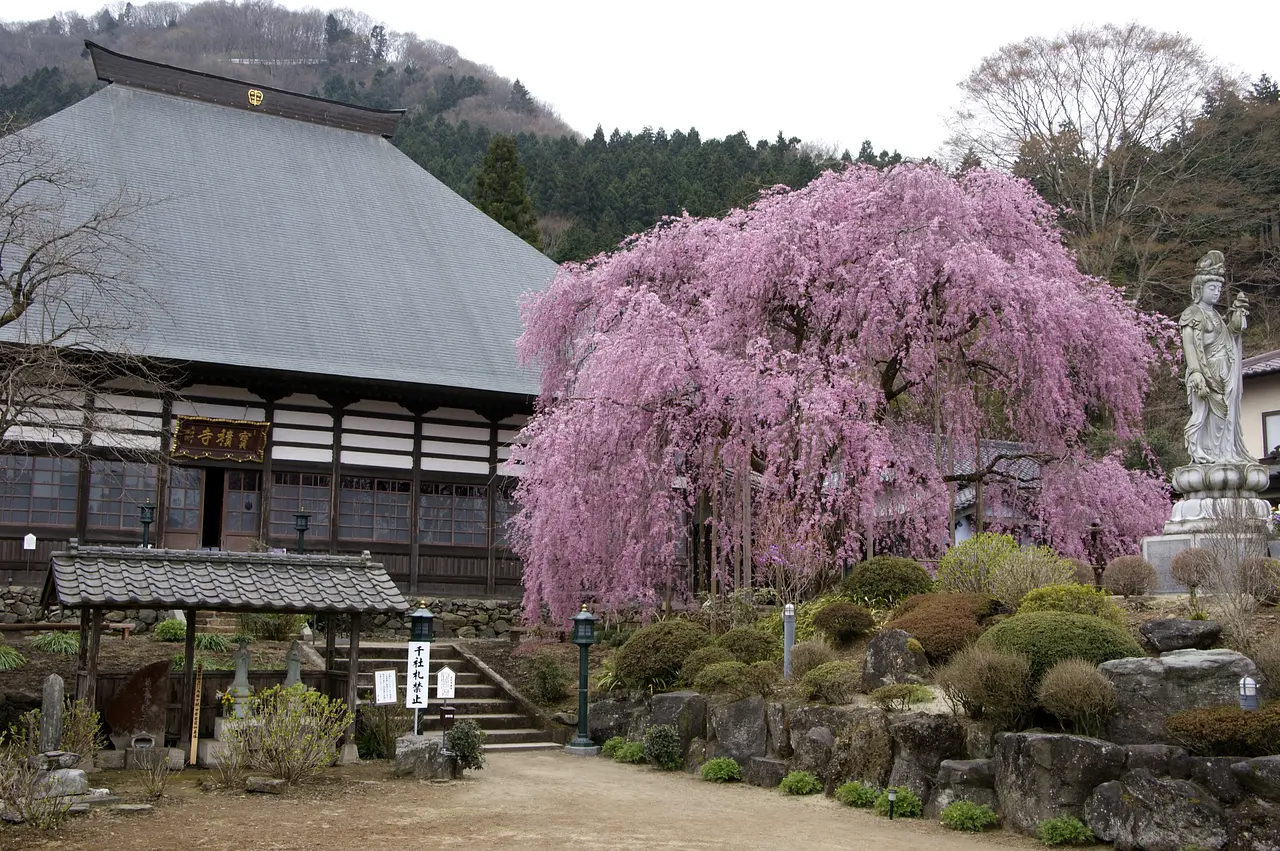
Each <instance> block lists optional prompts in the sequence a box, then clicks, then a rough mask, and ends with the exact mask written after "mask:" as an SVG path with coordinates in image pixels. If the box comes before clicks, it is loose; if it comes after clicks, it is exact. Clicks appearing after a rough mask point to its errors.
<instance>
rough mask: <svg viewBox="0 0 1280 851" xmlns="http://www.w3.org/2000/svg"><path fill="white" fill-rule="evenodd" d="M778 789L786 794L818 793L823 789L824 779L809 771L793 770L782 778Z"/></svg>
mask: <svg viewBox="0 0 1280 851" xmlns="http://www.w3.org/2000/svg"><path fill="white" fill-rule="evenodd" d="M778 789H779V790H781V792H782V794H784V795H816V794H818V793H819V792H821V791H822V781H820V780H819V779H818V778H816V777H814V776H813V775H812V774H810V773H809V772H807V771H792V772H790V773H788V774H787V776H786V777H784V778H782V782H781V783H779V784H778Z"/></svg>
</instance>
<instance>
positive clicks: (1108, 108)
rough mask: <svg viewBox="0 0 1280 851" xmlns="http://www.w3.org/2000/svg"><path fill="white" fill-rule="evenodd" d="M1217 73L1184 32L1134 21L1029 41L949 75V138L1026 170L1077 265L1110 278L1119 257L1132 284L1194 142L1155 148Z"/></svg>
mask: <svg viewBox="0 0 1280 851" xmlns="http://www.w3.org/2000/svg"><path fill="white" fill-rule="evenodd" d="M1221 79H1222V75H1221V72H1220V71H1219V70H1218V69H1217V68H1216V67H1215V66H1214V65H1213V63H1211V62H1210V61H1209V60H1208V59H1206V57H1205V55H1204V53H1203V52H1202V51H1201V49H1200V48H1199V47H1198V46H1197V45H1196V44H1195V43H1194V42H1193V41H1191V39H1189V38H1187V37H1186V36H1183V35H1177V34H1167V33H1161V32H1157V31H1155V30H1152V29H1148V28H1147V27H1143V26H1139V25H1138V24H1136V23H1131V24H1129V25H1127V26H1123V27H1118V26H1114V25H1107V26H1104V27H1100V28H1095V29H1075V30H1071V31H1069V32H1066V33H1063V34H1061V35H1058V36H1056V37H1054V38H1051V39H1047V38H1029V39H1026V40H1025V41H1021V42H1018V43H1017V44H1010V45H1006V46H1005V47H1002V48H1001V49H1000V50H999V51H997V52H996V53H994V54H993V55H991V56H988V57H986V58H985V59H983V60H982V63H981V64H980V65H979V66H978V67H977V69H975V70H974V71H973V73H971V74H970V75H969V77H968V78H967V79H965V80H964V81H963V82H962V83H961V84H960V88H961V90H962V91H963V92H964V95H965V100H964V102H963V104H962V106H961V107H960V108H959V109H958V110H957V111H956V112H955V114H954V116H953V117H952V121H951V129H952V131H953V134H954V135H953V137H952V139H951V141H950V143H949V145H950V147H951V149H952V151H953V153H954V155H955V156H956V158H957V159H958V158H959V156H960V155H961V154H964V153H966V152H968V153H970V154H973V155H976V156H977V157H978V158H979V159H981V161H982V162H984V163H985V164H987V165H988V166H994V167H998V168H1002V169H1006V170H1010V171H1014V172H1015V173H1017V174H1019V175H1020V176H1022V177H1026V178H1027V179H1029V180H1030V181H1031V182H1032V183H1033V184H1035V185H1036V187H1037V188H1038V189H1039V190H1040V191H1041V193H1042V194H1043V195H1044V196H1045V197H1046V198H1047V199H1048V200H1049V201H1050V202H1051V203H1054V204H1057V205H1061V206H1062V207H1063V208H1065V211H1066V212H1065V223H1066V224H1067V226H1068V228H1069V229H1070V230H1071V231H1072V232H1073V235H1074V243H1075V245H1074V247H1075V248H1076V249H1077V251H1078V253H1079V257H1080V262H1081V264H1082V267H1083V269H1084V270H1085V271H1086V272H1089V273H1091V274H1096V275H1102V276H1109V275H1112V274H1113V272H1114V271H1115V269H1116V266H1117V264H1118V263H1119V262H1120V261H1121V260H1122V259H1123V260H1124V261H1126V262H1127V263H1128V264H1129V265H1130V266H1132V267H1136V268H1137V269H1138V272H1137V277H1138V278H1139V281H1138V287H1139V289H1140V288H1141V286H1142V279H1143V278H1145V277H1146V275H1148V274H1149V273H1150V270H1151V269H1152V267H1153V266H1154V265H1156V264H1157V263H1158V260H1159V257H1158V256H1153V255H1152V251H1153V248H1154V247H1155V246H1154V245H1153V244H1152V243H1153V240H1151V239H1149V238H1148V232H1149V231H1150V229H1151V224H1150V223H1151V222H1152V221H1158V220H1159V219H1160V210H1161V209H1162V208H1163V207H1165V206H1167V204H1168V202H1169V198H1170V195H1171V194H1172V192H1173V191H1174V190H1175V188H1176V186H1177V184H1178V182H1179V180H1181V179H1183V178H1185V177H1186V176H1187V175H1188V174H1189V173H1190V172H1191V171H1192V170H1193V168H1192V167H1193V165H1194V160H1195V158H1196V156H1197V151H1196V150H1195V149H1194V148H1184V149H1183V150H1180V151H1178V154H1179V155H1178V156H1176V157H1170V156H1169V155H1168V153H1169V152H1168V151H1167V150H1164V155H1163V156H1161V155H1160V154H1161V152H1162V150H1163V149H1165V147H1166V145H1167V143H1168V142H1169V141H1170V140H1172V139H1174V138H1175V137H1177V136H1179V134H1180V133H1181V131H1182V130H1184V129H1185V128H1186V127H1187V126H1188V125H1189V124H1190V122H1191V120H1192V119H1193V118H1194V116H1195V114H1196V112H1197V110H1198V108H1199V106H1200V104H1201V102H1202V99H1203V96H1204V94H1205V92H1206V90H1207V89H1208V88H1209V87H1210V86H1211V85H1213V84H1215V83H1216V82H1220V81H1221ZM1133 294H1134V295H1141V293H1140V292H1137V293H1133Z"/></svg>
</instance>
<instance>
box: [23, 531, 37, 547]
mask: <svg viewBox="0 0 1280 851" xmlns="http://www.w3.org/2000/svg"><path fill="white" fill-rule="evenodd" d="M22 548H23V549H24V550H34V549H35V548H36V536H35V535H33V534H31V533H30V532H28V533H27V535H26V537H24V538H23V539H22Z"/></svg>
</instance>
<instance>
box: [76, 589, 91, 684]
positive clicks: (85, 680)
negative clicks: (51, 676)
mask: <svg viewBox="0 0 1280 851" xmlns="http://www.w3.org/2000/svg"><path fill="white" fill-rule="evenodd" d="M88 691H89V610H88V609H87V608H83V609H81V610H80V652H79V655H78V656H77V657H76V698H77V699H82V698H84V697H85V696H86V695H87V694H88Z"/></svg>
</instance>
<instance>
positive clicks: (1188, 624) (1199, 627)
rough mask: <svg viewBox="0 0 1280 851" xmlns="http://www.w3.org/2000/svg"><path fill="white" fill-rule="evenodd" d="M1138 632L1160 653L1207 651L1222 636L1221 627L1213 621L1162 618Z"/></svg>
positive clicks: (1148, 622)
mask: <svg viewBox="0 0 1280 851" xmlns="http://www.w3.org/2000/svg"><path fill="white" fill-rule="evenodd" d="M1139 632H1141V633H1142V637H1143V638H1145V639H1146V640H1147V643H1148V644H1150V645H1151V646H1152V647H1154V648H1155V649H1156V650H1157V651H1159V652H1160V653H1168V652H1169V651H1170V650H1208V649H1209V648H1210V647H1212V646H1213V645H1214V643H1215V642H1216V641H1217V640H1218V639H1219V638H1220V637H1221V636H1222V626H1221V625H1220V624H1218V623H1216V622H1215V621H1192V620H1183V619H1182V618H1164V619H1162V620H1155V621H1147V622H1146V623H1144V624H1143V625H1142V626H1141V627H1140V629H1139Z"/></svg>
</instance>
